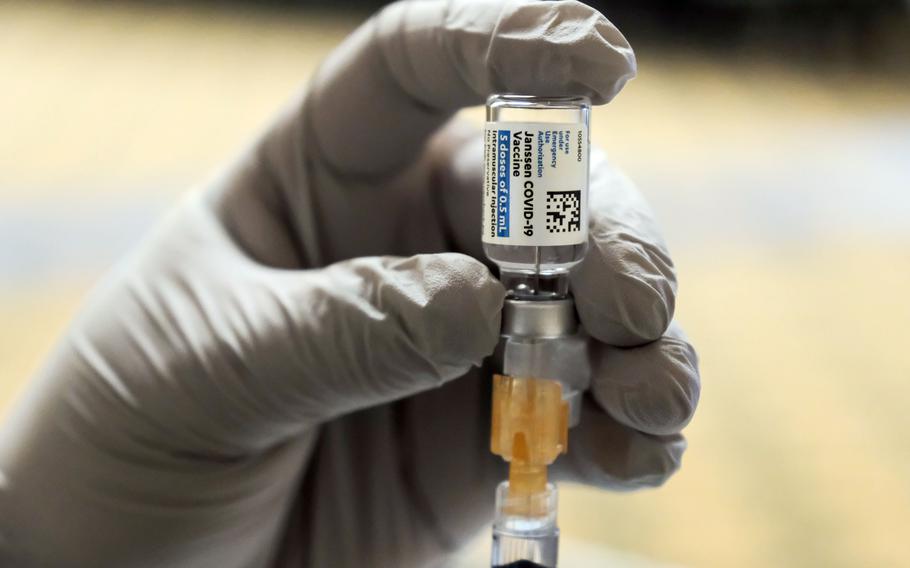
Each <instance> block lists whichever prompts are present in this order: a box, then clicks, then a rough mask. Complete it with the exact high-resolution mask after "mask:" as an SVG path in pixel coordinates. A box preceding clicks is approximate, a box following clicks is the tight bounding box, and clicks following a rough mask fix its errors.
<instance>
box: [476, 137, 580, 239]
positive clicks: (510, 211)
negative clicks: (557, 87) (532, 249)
mask: <svg viewBox="0 0 910 568" xmlns="http://www.w3.org/2000/svg"><path fill="white" fill-rule="evenodd" d="M484 174H485V175H484V181H483V242H485V243H495V244H503V245H527V246H546V245H574V244H578V243H583V242H585V240H586V239H587V238H588V131H587V128H586V127H585V125H584V124H578V123H561V122H488V123H487V124H486V128H485V129H484Z"/></svg>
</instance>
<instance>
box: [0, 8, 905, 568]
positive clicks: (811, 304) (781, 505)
mask: <svg viewBox="0 0 910 568" xmlns="http://www.w3.org/2000/svg"><path fill="white" fill-rule="evenodd" d="M378 5H379V3H370V2H361V3H356V4H353V6H354V7H353V8H346V9H344V10H341V9H339V4H338V3H330V2H283V3H282V2H271V3H265V4H263V3H259V2H256V3H254V2H249V3H243V2H233V3H214V2H171V3H160V2H116V3H114V2H85V1H82V2H63V1H58V2H25V1H23V2H17V1H7V2H3V3H0V71H2V72H0V416H2V414H3V412H4V411H5V410H6V409H8V408H9V405H10V404H11V401H12V400H13V399H14V397H15V396H16V393H17V392H19V391H20V389H21V387H22V385H23V384H24V383H25V381H27V380H28V378H29V376H30V375H32V374H33V373H34V371H35V370H36V369H37V367H38V366H39V365H40V364H41V361H42V359H43V358H44V357H45V356H46V354H47V353H48V351H49V349H50V348H51V346H52V345H53V343H54V341H55V338H56V337H57V336H58V335H59V334H60V333H61V331H62V330H63V329H64V327H65V325H66V322H67V321H68V320H69V319H70V318H71V316H72V315H73V313H74V311H75V310H76V309H77V307H78V304H79V302H80V299H81V298H82V297H83V295H84V294H85V292H86V291H87V290H88V289H89V287H91V286H92V284H93V283H94V282H95V281H96V280H97V278H98V277H99V275H100V274H101V273H102V272H103V271H104V270H105V269H107V268H108V267H109V266H110V265H111V264H112V263H114V262H116V260H117V259H118V258H119V257H120V256H121V255H123V254H124V253H125V251H127V250H128V249H129V248H130V247H131V246H132V245H133V244H135V243H136V242H137V240H138V239H139V238H141V236H142V234H143V233H144V232H145V231H146V230H147V229H148V228H149V227H150V226H151V225H152V224H153V223H154V222H155V220H156V219H157V218H159V217H160V216H161V214H162V212H163V211H164V210H166V209H167V208H168V207H169V206H170V205H171V204H173V203H174V202H175V201H176V200H177V199H179V197H180V195H181V194H182V193H183V192H185V191H186V190H187V189H188V188H189V187H190V186H192V185H193V184H196V183H199V182H200V181H202V180H204V179H205V177H206V176H208V175H210V174H211V172H212V171H213V169H214V168H215V167H217V165H218V164H220V163H222V162H223V161H225V160H226V159H228V158H230V157H231V156H232V155H233V154H234V153H236V152H237V151H238V150H239V149H240V148H241V147H242V146H243V145H244V143H245V141H247V140H248V139H249V138H250V136H251V135H252V134H254V133H255V132H256V131H257V130H258V129H259V128H261V127H262V125H263V124H264V123H265V122H266V121H267V120H268V118H269V116H270V115H272V114H273V113H274V112H275V110H276V109H277V108H278V107H279V106H280V105H281V104H282V103H283V102H284V101H285V100H287V98H288V97H289V96H290V95H291V93H293V92H294V91H295V90H296V89H298V88H299V86H300V85H301V84H302V83H303V82H305V81H306V79H307V77H308V76H309V75H310V74H311V73H312V72H313V70H314V69H315V67H316V66H317V65H318V63H319V61H320V60H321V59H322V57H323V56H324V55H325V54H326V53H327V52H328V51H329V50H331V49H332V47H333V46H335V45H336V44H337V43H338V42H339V41H340V40H341V39H342V38H343V37H344V36H345V35H346V34H347V33H349V32H350V31H351V30H352V29H353V28H354V27H355V26H356V25H357V24H358V23H360V22H361V21H363V19H364V18H365V17H367V15H368V14H369V13H370V12H371V11H373V10H374V9H375V8H376V7H378ZM599 7H600V8H601V9H602V10H603V11H604V12H605V13H606V14H607V15H608V17H610V18H611V19H612V20H613V21H614V22H615V23H617V24H618V25H619V27H620V28H621V29H622V30H623V31H624V32H625V34H626V35H627V37H628V38H629V40H630V41H631V43H632V45H633V46H634V47H635V48H636V51H637V53H638V60H639V67H640V75H639V77H638V78H637V79H636V80H635V81H633V82H632V83H630V84H629V85H628V87H627V88H626V90H625V91H624V92H623V94H622V95H621V96H620V97H619V98H618V99H617V100H616V101H614V102H613V103H611V104H610V105H608V106H607V107H604V108H601V109H597V111H596V112H595V113H594V126H593V137H594V139H595V141H596V143H598V144H600V145H601V146H603V147H605V148H606V149H607V151H608V153H609V154H610V155H611V157H612V159H613V161H614V162H615V163H617V164H619V165H621V166H622V167H623V168H624V169H625V170H626V171H627V172H628V173H629V174H630V175H631V176H632V177H633V179H635V180H636V181H637V182H638V184H639V185H640V187H641V189H642V191H643V192H644V193H645V194H646V195H647V196H648V197H649V199H650V200H651V202H652V204H653V206H654V208H655V210H656V212H657V215H658V217H659V218H660V220H661V221H662V223H663V225H664V227H665V229H666V233H667V237H668V240H669V242H670V245H671V249H672V251H673V253H674V255H675V259H676V261H677V264H678V269H679V274H680V281H681V287H680V300H679V303H678V318H679V320H681V321H682V323H683V324H684V325H685V326H686V328H687V330H688V332H689V334H690V335H691V338H692V340H693V341H694V343H695V344H696V346H697V347H698V349H699V352H700V355H701V361H702V372H703V376H704V392H703V399H702V402H701V407H700V410H699V413H698V415H697V416H696V418H695V420H694V421H693V422H692V424H691V426H690V427H689V428H688V429H687V432H686V433H687V436H688V438H689V441H690V449H689V451H688V452H687V454H686V456H685V460H684V466H683V468H682V470H681V471H680V473H679V474H678V475H677V476H676V477H675V478H673V479H672V480H671V481H670V482H669V483H668V484H667V485H666V486H665V487H663V488H661V489H659V490H653V491H647V492H641V493H633V494H608V493H602V492H598V491H593V490H589V489H584V488H580V487H571V486H570V487H565V488H564V489H563V491H562V506H561V518H560V522H561V526H562V528H563V535H564V537H563V562H562V564H563V565H564V566H567V567H573V566H600V565H611V563H615V564H616V565H637V563H639V561H643V560H642V559H644V558H649V559H653V560H656V561H659V562H661V563H663V564H666V565H683V566H727V567H729V566H737V567H752V566H754V567H759V566H762V567H766V566H813V567H814V566H824V567H830V568H835V567H859V566H863V567H865V566H876V567H878V566H882V567H890V566H910V545H908V544H907V536H908V534H910V412H908V410H907V409H908V408H910V349H908V348H907V343H908V339H910V331H908V322H910V16H908V10H910V8H908V3H907V2H904V1H874V0H865V1H858V0H857V1H855V2H850V1H824V0H811V1H810V0H789V1H785V0H779V1H775V0H753V1H749V0H692V1H682V0H678V1H671V0H665V1H657V0H647V1H645V0H642V1H633V0H614V1H611V2H608V3H604V4H603V5H599ZM465 114H466V116H468V117H469V118H470V119H471V120H475V121H479V120H480V117H481V113H480V112H479V111H478V110H477V109H472V110H468V111H466V113H465ZM491 498H492V496H491ZM487 538H488V536H487V535H486V534H483V535H481V536H479V537H478V542H477V543H476V545H475V546H474V547H473V548H472V549H471V550H467V551H465V555H464V557H463V558H462V559H459V560H458V561H456V565H458V566H471V565H473V566H482V565H484V564H483V563H484V561H485V556H486V546H487Z"/></svg>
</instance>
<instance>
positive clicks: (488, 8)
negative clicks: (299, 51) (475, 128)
mask: <svg viewBox="0 0 910 568" xmlns="http://www.w3.org/2000/svg"><path fill="white" fill-rule="evenodd" d="M634 74H635V57H634V55H633V53H632V50H631V48H630V47H629V44H628V42H627V41H626V39H625V38H624V37H623V36H622V34H621V33H620V32H619V30H618V29H616V27H615V26H613V24H611V23H610V22H609V21H608V20H607V19H606V18H605V17H604V16H603V15H601V14H600V13H599V12H597V11H596V10H595V9H593V8H590V7H588V6H585V5H584V4H581V3H580V2H575V1H561V2H530V1H527V0H506V1H503V0H479V1H478V0H450V1H442V0H435V1H428V2H398V3H395V4H392V5H390V6H388V7H387V8H386V9H384V10H383V11H382V12H380V13H379V14H378V15H376V16H375V17H373V18H372V19H370V20H369V21H368V22H367V23H365V24H364V25H363V26H361V27H360V28H359V29H358V30H357V31H355V32H354V33H353V34H352V35H351V36H350V37H349V38H348V39H347V40H346V41H345V42H344V43H343V44H342V45H341V46H340V47H339V48H338V49H337V50H335V51H334V52H333V53H332V54H331V55H330V56H329V58H328V59H327V60H326V61H325V63H324V64H323V66H322V68H321V69H320V72H319V73H318V75H317V77H316V78H315V80H314V82H313V85H312V88H311V90H310V94H309V97H308V101H307V103H306V106H307V110H306V112H307V114H308V117H309V118H310V119H311V124H312V134H313V135H314V136H315V137H316V140H317V141H318V142H317V144H318V147H319V148H320V150H321V152H322V157H323V158H324V159H325V160H326V161H327V162H328V163H329V164H330V165H332V166H334V168H335V169H336V170H339V171H344V172H345V173H346V174H347V175H351V174H354V175H357V174H361V175H364V174H367V175H369V174H377V173H385V172H388V171H392V170H394V169H396V168H397V167H399V166H401V165H402V164H405V163H409V162H410V161H411V160H413V158H414V157H415V156H416V154H417V153H418V152H419V150H420V148H421V147H422V145H423V142H424V141H425V139H426V138H427V137H428V136H429V135H430V134H431V133H432V132H433V131H435V130H436V129H437V128H438V127H439V126H440V125H441V124H442V123H443V122H445V121H446V120H447V119H448V118H449V117H450V116H451V114H452V113H453V111H455V110H457V109H459V108H461V107H465V106H470V105H475V104H479V103H481V102H483V100H484V99H485V98H486V97H487V96H488V95H490V94H492V93H496V92H503V93H505V92H509V93H533V94H537V95H587V96H588V97H590V98H591V100H592V101H593V102H594V103H595V104H600V103H604V102H607V101H609V100H610V99H612V98H613V97H614V96H615V95H616V93H617V92H619V90H620V89H621V88H622V86H623V85H624V84H625V83H626V81H628V80H629V79H630V78H632V77H633V76H634Z"/></svg>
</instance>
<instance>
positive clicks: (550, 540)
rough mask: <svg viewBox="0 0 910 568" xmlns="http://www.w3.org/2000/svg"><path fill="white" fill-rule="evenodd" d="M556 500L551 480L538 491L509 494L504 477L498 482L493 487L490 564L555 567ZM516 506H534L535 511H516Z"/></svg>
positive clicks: (495, 566) (505, 567)
mask: <svg viewBox="0 0 910 568" xmlns="http://www.w3.org/2000/svg"><path fill="white" fill-rule="evenodd" d="M516 501H521V502H520V503H519V502H516ZM556 504H557V491H556V486H555V485H553V484H552V483H548V484H547V486H546V489H545V490H544V491H542V492H540V493H535V494H532V495H523V496H519V497H515V496H513V495H510V493H509V482H508V481H503V482H502V483H500V484H499V487H497V488H496V516H495V518H494V519H493V550H492V559H491V560H492V562H491V566H492V567H493V568H556V563H557V560H558V556H559V528H558V527H557V525H556V508H557V507H556ZM516 509H517V510H520V511H525V510H527V509H537V510H538V511H539V513H538V514H536V515H533V516H529V515H526V514H516V512H515V510H516Z"/></svg>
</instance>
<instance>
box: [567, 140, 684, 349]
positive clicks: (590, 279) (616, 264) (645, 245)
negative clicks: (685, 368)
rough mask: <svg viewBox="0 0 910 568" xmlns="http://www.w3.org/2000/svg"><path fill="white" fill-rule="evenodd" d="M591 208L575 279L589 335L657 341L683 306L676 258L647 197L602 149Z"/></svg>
mask: <svg viewBox="0 0 910 568" xmlns="http://www.w3.org/2000/svg"><path fill="white" fill-rule="evenodd" d="M588 211H589V216H590V220H589V223H588V230H589V235H588V252H587V254H586V255H585V258H584V259H583V260H582V261H581V263H579V265H578V266H577V267H576V268H575V269H574V270H573V271H572V274H571V281H572V292H573V294H574V295H575V306H576V308H577V309H578V315H579V317H580V318H581V322H582V324H583V325H584V327H585V330H586V331H587V332H588V333H589V334H590V335H591V336H593V337H595V338H596V339H598V340H600V341H602V342H604V343H607V344H610V345H616V346H623V347H628V346H633V345H641V344H643V343H648V342H650V341H654V340H656V339H657V338H659V337H660V336H661V335H663V333H664V331H665V330H666V329H667V327H668V326H669V325H670V322H671V321H672V320H673V312H674V310H675V307H676V288H677V286H676V271H675V268H674V266H673V261H672V259H671V258H670V255H669V252H668V251H667V247H666V244H665V243H664V240H663V237H662V236H661V234H660V232H659V231H658V229H657V223H656V222H655V220H654V217H653V215H652V213H651V210H650V208H649V207H648V205H647V203H646V202H645V200H644V197H643V196H642V195H641V194H640V193H639V192H638V190H637V189H636V188H635V187H634V186H633V185H632V183H631V182H630V181H629V180H628V179H627V178H626V177H625V176H623V175H622V174H621V173H619V172H618V171H617V170H616V169H614V168H613V167H611V166H610V164H609V163H608V162H607V159H606V156H605V155H604V154H603V152H600V151H597V150H594V151H592V152H591V183H590V191H589V193H588Z"/></svg>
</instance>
